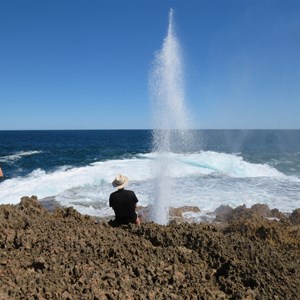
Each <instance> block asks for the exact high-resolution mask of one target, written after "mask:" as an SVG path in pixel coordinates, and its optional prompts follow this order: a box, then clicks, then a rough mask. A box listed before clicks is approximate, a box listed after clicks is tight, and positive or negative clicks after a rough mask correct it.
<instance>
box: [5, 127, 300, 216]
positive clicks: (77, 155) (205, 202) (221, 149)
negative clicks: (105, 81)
mask: <svg viewBox="0 0 300 300" xmlns="http://www.w3.org/2000/svg"><path fill="white" fill-rule="evenodd" d="M191 132H192V136H193V138H192V139H191V140H190V143H189V145H185V147H184V149H183V148H181V147H177V148H176V149H175V150H174V153H173V155H172V158H173V161H174V163H173V165H172V170H171V171H170V174H171V175H170V176H171V177H173V178H175V181H176V187H177V188H178V189H177V190H176V194H175V196H174V203H171V205H173V206H180V205H186V204H193V205H198V206H199V207H201V208H203V209H206V210H207V211H209V210H212V209H214V208H215V207H217V206H218V205H220V204H229V205H232V206H237V205H241V204H246V205H251V204H253V203H257V202H262V203H266V204H268V205H269V206H271V207H277V208H280V209H282V210H287V211H291V210H292V209H293V208H295V207H300V183H299V182H300V130H194V131H191ZM153 160H155V153H153V151H152V131H151V130H74V131H73V130H57V131H0V166H1V168H2V170H3V173H4V175H5V178H4V180H1V183H0V203H17V202H18V201H19V199H20V197H21V196H24V195H31V194H36V195H37V196H38V197H39V198H45V197H54V198H55V199H56V200H57V201H59V202H60V203H62V204H63V205H73V206H75V207H76V208H77V209H78V210H81V211H82V212H85V213H89V214H95V215H105V214H109V211H108V210H109V208H108V207H107V200H108V195H109V193H110V192H111V184H110V183H111V181H112V179H113V177H114V175H115V174H117V173H126V174H127V175H128V176H129V177H130V179H131V187H132V188H134V189H135V191H136V192H137V193H138V194H139V199H140V202H141V204H145V205H147V204H149V203H151V202H152V199H153V197H154V192H153V191H152V190H151V189H152V188H153V187H152V185H151V181H153V176H154V174H153V171H152V166H151V163H152V161H153Z"/></svg>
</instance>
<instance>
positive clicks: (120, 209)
mask: <svg viewBox="0 0 300 300" xmlns="http://www.w3.org/2000/svg"><path fill="white" fill-rule="evenodd" d="M127 184H128V177H127V176H124V175H121V174H118V175H117V176H116V178H115V179H114V181H113V182H112V185H113V187H115V188H117V190H116V191H115V192H113V193H111V194H110V197H109V206H110V207H112V208H113V210H114V212H115V218H116V219H115V223H117V224H115V225H122V224H129V223H134V224H138V225H140V219H139V217H138V215H137V213H136V212H135V209H136V204H137V202H138V199H137V197H136V195H135V193H134V192H133V191H130V190H125V186H126V185H127Z"/></svg>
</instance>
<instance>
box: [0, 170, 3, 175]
mask: <svg viewBox="0 0 300 300" xmlns="http://www.w3.org/2000/svg"><path fill="white" fill-rule="evenodd" d="M0 177H3V172H2V170H1V168H0Z"/></svg>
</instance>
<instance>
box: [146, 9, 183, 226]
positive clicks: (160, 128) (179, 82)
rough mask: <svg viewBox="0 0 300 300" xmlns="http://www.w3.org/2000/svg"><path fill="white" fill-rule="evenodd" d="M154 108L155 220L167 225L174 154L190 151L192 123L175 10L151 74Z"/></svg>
mask: <svg viewBox="0 0 300 300" xmlns="http://www.w3.org/2000/svg"><path fill="white" fill-rule="evenodd" d="M150 90H151V96H152V104H153V105H152V108H153V113H152V115H153V122H154V130H153V151H154V152H156V153H157V159H156V161H155V170H154V172H155V182H154V189H155V193H154V198H155V199H154V205H153V207H154V209H153V221H154V222H156V223H159V224H167V223H168V220H169V215H168V210H169V207H170V205H171V204H172V198H173V197H174V195H172V190H173V184H174V180H173V179H172V164H173V163H174V162H173V160H172V152H178V151H181V150H184V149H186V148H187V145H188V143H189V134H188V132H187V129H189V122H188V117H187V112H186V107H185V93H184V76H183V59H182V50H181V47H180V43H179V41H178V39H177V36H176V32H175V26H174V11H173V9H170V12H169V26H168V32H167V36H166V37H165V39H164V41H163V45H162V48H161V49H160V50H159V51H158V52H157V53H156V54H155V58H154V62H153V69H152V72H151V75H150Z"/></svg>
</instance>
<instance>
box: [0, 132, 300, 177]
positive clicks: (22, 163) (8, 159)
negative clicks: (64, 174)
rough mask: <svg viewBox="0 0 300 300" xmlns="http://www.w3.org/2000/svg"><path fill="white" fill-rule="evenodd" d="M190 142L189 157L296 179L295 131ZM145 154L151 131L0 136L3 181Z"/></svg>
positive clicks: (198, 135) (298, 150)
mask: <svg viewBox="0 0 300 300" xmlns="http://www.w3.org/2000/svg"><path fill="white" fill-rule="evenodd" d="M194 137H195V139H194V141H193V143H192V144H191V145H190V147H189V152H197V151H201V150H203V151H215V152H220V153H241V154H242V156H243V158H244V159H245V160H246V161H249V162H253V163H261V164H264V163H266V164H270V165H272V166H275V167H276V168H277V169H278V170H279V171H281V172H283V173H285V174H295V175H296V176H298V175H299V174H300V130H197V131H194ZM151 151H152V131H151V130H50V131H48V130H43V131H0V164H1V167H2V169H3V171H4V173H5V176H6V177H8V178H13V177H16V176H25V175H28V174H29V173H31V172H32V171H33V170H35V169H37V168H42V169H43V170H45V171H47V172H48V171H54V170H56V169H57V168H58V167H61V166H73V167H80V166H85V165H88V164H90V163H93V162H95V161H102V160H111V159H118V158H131V157H132V156H134V155H136V154H138V153H149V152H151ZM31 152H33V154H31Z"/></svg>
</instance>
